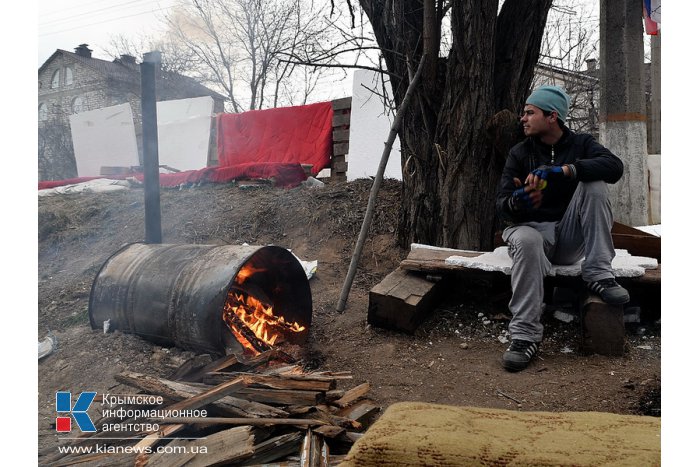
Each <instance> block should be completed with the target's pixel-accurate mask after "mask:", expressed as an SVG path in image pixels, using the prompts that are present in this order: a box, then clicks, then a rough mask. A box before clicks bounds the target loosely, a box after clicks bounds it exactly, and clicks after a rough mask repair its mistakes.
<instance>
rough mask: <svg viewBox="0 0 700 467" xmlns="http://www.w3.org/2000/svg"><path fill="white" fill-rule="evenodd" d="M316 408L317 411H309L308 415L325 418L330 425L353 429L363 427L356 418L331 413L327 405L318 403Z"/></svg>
mask: <svg viewBox="0 0 700 467" xmlns="http://www.w3.org/2000/svg"><path fill="white" fill-rule="evenodd" d="M314 408H315V410H316V411H315V412H309V413H308V414H307V415H306V417H309V418H311V417H313V418H314V419H319V420H323V421H325V422H327V423H328V424H330V425H335V426H339V427H342V428H349V429H351V430H359V429H361V428H362V424H361V423H359V422H357V421H355V420H352V419H350V418H347V417H344V416H339V415H336V414H333V413H331V412H330V409H329V408H328V407H327V406H325V407H324V406H323V405H317V406H316V407H314Z"/></svg>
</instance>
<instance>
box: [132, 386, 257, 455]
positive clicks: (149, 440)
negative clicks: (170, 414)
mask: <svg viewBox="0 0 700 467" xmlns="http://www.w3.org/2000/svg"><path fill="white" fill-rule="evenodd" d="M246 384H247V381H246V380H245V378H242V377H241V378H236V379H233V380H231V381H229V382H227V383H223V384H220V385H218V386H214V387H213V388H211V389H209V390H208V391H204V392H203V393H201V394H198V395H196V396H193V397H190V398H189V399H183V400H181V401H180V402H176V403H174V404H173V405H170V406H168V407H166V408H165V410H186V409H192V410H194V409H199V408H201V407H204V406H205V405H207V404H211V403H212V402H216V401H217V400H219V399H221V398H222V397H224V396H227V395H229V394H231V393H232V392H234V391H236V390H237V389H240V388H242V387H244V386H245V385H246ZM184 426H185V425H183V424H176V425H164V426H161V427H160V430H159V431H157V432H155V433H150V434H148V435H146V437H145V438H143V439H142V440H141V441H139V442H138V443H137V444H136V448H138V449H142V450H143V449H145V448H146V447H150V446H153V445H154V444H156V443H157V442H158V441H160V439H162V438H167V437H169V436H170V435H172V434H175V433H177V432H178V431H180V430H181V429H182V428H184ZM147 459H148V455H147V454H145V453H142V454H139V456H138V458H137V462H140V461H146V460H147Z"/></svg>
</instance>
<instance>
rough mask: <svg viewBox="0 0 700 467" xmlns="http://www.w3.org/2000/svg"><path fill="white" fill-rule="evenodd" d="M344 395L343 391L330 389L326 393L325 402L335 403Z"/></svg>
mask: <svg viewBox="0 0 700 467" xmlns="http://www.w3.org/2000/svg"><path fill="white" fill-rule="evenodd" d="M344 395H345V391H344V390H343V389H332V390H330V391H326V402H332V401H336V400H338V399H340V398H341V397H343V396H344Z"/></svg>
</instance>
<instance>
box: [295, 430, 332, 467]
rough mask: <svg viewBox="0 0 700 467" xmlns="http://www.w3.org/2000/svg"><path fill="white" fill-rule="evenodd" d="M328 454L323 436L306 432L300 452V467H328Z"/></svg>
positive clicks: (309, 431)
mask: <svg viewBox="0 0 700 467" xmlns="http://www.w3.org/2000/svg"><path fill="white" fill-rule="evenodd" d="M328 454H329V453H328V445H327V444H326V442H325V441H324V440H323V436H321V435H319V434H317V433H314V432H313V431H311V430H306V436H304V442H303V443H302V446H301V452H300V465H301V467H317V466H318V467H328Z"/></svg>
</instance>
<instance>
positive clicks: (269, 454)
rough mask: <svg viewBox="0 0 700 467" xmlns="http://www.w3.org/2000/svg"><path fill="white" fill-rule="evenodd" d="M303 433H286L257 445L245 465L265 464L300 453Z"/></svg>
mask: <svg viewBox="0 0 700 467" xmlns="http://www.w3.org/2000/svg"><path fill="white" fill-rule="evenodd" d="M303 436H304V435H303V433H302V432H300V431H295V432H292V433H286V434H283V435H280V436H276V437H274V438H270V439H268V440H265V441H263V442H262V443H260V444H256V445H255V446H254V447H253V451H255V453H254V454H253V456H252V457H250V458H249V459H246V461H245V465H254V464H264V463H267V462H270V461H274V460H277V459H281V458H282V457H284V456H288V455H290V454H292V453H298V452H299V448H300V446H301V442H302V439H303Z"/></svg>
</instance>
